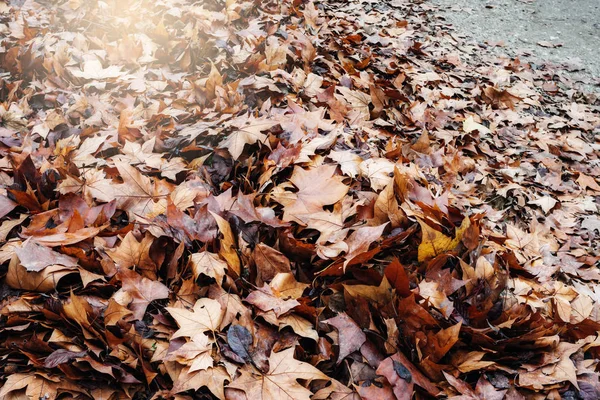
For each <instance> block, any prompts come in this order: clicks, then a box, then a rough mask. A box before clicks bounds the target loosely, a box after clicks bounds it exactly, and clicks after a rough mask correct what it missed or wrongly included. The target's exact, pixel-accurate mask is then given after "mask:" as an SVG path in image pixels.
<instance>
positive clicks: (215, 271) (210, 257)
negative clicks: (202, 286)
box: [190, 251, 227, 284]
mask: <svg viewBox="0 0 600 400" xmlns="http://www.w3.org/2000/svg"><path fill="white" fill-rule="evenodd" d="M190 264H191V266H192V272H193V273H194V278H195V279H198V277H199V276H200V275H201V274H204V275H206V276H208V277H211V278H214V279H215V280H216V281H217V283H219V284H220V283H221V282H222V281H223V277H224V276H225V274H226V272H227V263H226V262H225V261H223V260H221V259H220V258H219V256H218V255H217V254H214V253H211V252H208V251H203V252H201V253H196V254H192V256H191V257H190Z"/></svg>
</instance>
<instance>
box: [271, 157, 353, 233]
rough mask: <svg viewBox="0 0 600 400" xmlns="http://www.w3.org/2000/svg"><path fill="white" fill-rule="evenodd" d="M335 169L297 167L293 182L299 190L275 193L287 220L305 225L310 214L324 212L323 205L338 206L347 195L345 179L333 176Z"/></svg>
mask: <svg viewBox="0 0 600 400" xmlns="http://www.w3.org/2000/svg"><path fill="white" fill-rule="evenodd" d="M335 169H336V167H335V165H322V166H320V167H317V168H312V169H309V170H305V169H303V168H300V167H295V168H294V172H293V173H292V177H291V178H290V182H291V183H293V184H294V186H296V188H297V189H298V191H297V192H296V193H293V192H287V191H281V192H279V193H275V194H274V198H275V200H276V201H277V202H279V203H281V204H282V205H283V206H284V209H285V214H284V218H283V219H284V221H296V222H299V223H303V222H304V221H306V220H307V218H309V217H310V214H312V213H317V212H321V211H323V206H326V205H329V204H334V203H337V202H338V201H340V200H341V199H342V198H343V197H344V196H345V195H346V193H348V187H347V186H346V185H344V184H343V183H342V177H340V176H336V175H334V174H335Z"/></svg>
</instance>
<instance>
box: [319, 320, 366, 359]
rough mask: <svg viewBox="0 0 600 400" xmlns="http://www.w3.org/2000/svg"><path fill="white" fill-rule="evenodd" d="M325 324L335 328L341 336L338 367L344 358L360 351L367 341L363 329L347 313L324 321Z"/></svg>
mask: <svg viewBox="0 0 600 400" xmlns="http://www.w3.org/2000/svg"><path fill="white" fill-rule="evenodd" d="M323 323H325V324H328V325H331V326H333V327H335V329H337V331H338V333H339V335H340V339H339V346H340V354H339V356H338V360H337V364H338V365H339V364H340V363H341V362H342V361H343V360H344V358H346V357H348V356H349V355H350V353H353V352H355V351H356V350H358V349H360V348H361V346H362V345H363V343H364V342H365V341H366V340H367V336H366V335H365V333H364V332H363V331H362V329H360V327H359V326H358V324H357V323H356V322H354V320H353V319H352V318H350V317H349V316H348V314H346V313H340V314H339V315H338V316H337V317H335V318H330V319H327V320H325V321H323Z"/></svg>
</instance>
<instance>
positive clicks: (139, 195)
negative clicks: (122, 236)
mask: <svg viewBox="0 0 600 400" xmlns="http://www.w3.org/2000/svg"><path fill="white" fill-rule="evenodd" d="M115 166H116V167H117V169H118V170H119V174H120V176H121V177H122V178H123V182H124V183H122V184H120V185H116V186H115V190H116V193H118V195H117V203H118V207H119V208H121V209H123V210H126V211H127V213H128V214H129V215H130V217H131V218H132V219H135V216H136V215H140V216H144V215H146V214H147V213H149V212H150V211H152V208H153V204H154V202H155V200H158V198H159V197H161V195H164V193H159V192H157V191H156V190H155V187H154V185H153V184H152V181H151V180H150V178H148V177H147V176H145V175H142V174H141V172H140V171H139V170H138V169H137V168H135V167H133V166H131V165H129V164H127V163H124V162H120V161H115Z"/></svg>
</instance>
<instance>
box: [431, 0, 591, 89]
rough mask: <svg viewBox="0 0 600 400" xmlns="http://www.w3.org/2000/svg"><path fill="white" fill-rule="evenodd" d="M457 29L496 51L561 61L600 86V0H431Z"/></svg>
mask: <svg viewBox="0 0 600 400" xmlns="http://www.w3.org/2000/svg"><path fill="white" fill-rule="evenodd" d="M430 1H431V2H432V3H433V4H434V5H436V6H438V7H439V8H440V10H441V11H442V12H441V17H442V18H444V19H445V21H446V22H448V23H451V24H452V25H454V27H455V28H456V35H458V36H462V37H465V38H467V42H468V41H474V42H476V43H477V44H483V45H486V46H487V47H491V48H492V50H493V51H494V52H496V53H503V54H507V55H510V56H519V57H521V58H522V59H524V60H526V61H532V62H537V63H545V64H549V65H550V66H553V65H556V66H557V68H556V69H557V71H559V73H562V72H563V71H565V70H566V71H569V72H568V73H567V75H568V78H569V79H572V80H574V81H579V82H582V85H583V86H584V87H585V88H586V89H590V88H591V87H593V88H594V89H592V90H594V91H598V90H599V87H598V86H597V85H598V84H599V83H600V79H599V78H600V0H430Z"/></svg>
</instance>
